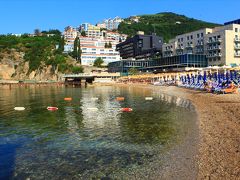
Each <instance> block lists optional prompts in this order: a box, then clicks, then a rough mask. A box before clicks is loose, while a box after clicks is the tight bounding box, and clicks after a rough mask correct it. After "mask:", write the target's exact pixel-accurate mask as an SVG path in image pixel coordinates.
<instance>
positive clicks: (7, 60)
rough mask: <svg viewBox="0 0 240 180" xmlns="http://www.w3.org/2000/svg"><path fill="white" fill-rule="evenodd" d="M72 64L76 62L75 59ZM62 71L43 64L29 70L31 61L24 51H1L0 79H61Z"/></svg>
mask: <svg viewBox="0 0 240 180" xmlns="http://www.w3.org/2000/svg"><path fill="white" fill-rule="evenodd" d="M71 64H74V63H73V61H72V63H71ZM62 75H63V74H62V73H60V72H59V71H58V68H53V67H52V66H51V65H49V66H47V65H44V64H42V66H41V68H39V69H37V70H35V71H32V72H29V62H27V61H25V60H24V53H22V52H18V51H16V50H15V49H11V50H8V51H5V52H0V79H2V80H34V81H61V80H62Z"/></svg>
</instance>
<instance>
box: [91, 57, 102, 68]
mask: <svg viewBox="0 0 240 180" xmlns="http://www.w3.org/2000/svg"><path fill="white" fill-rule="evenodd" d="M103 63H104V61H103V59H102V58H100V57H98V58H96V60H95V61H94V64H93V66H95V67H102V64H103Z"/></svg>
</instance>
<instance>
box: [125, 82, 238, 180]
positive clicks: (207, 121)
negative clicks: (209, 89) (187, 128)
mask: <svg viewBox="0 0 240 180" xmlns="http://www.w3.org/2000/svg"><path fill="white" fill-rule="evenodd" d="M120 86H135V87H136V86H139V88H154V89H157V90H159V91H160V92H162V93H164V94H167V95H171V96H177V97H181V98H185V99H189V100H191V101H192V103H193V104H194V106H195V108H196V111H197V114H198V122H197V124H198V127H199V142H198V145H197V146H198V147H197V149H198V150H197V153H196V166H197V171H198V172H197V179H240V94H227V95H226V94H225V95H223V94H221V95H216V94H211V93H205V92H202V91H194V90H190V89H185V88H179V87H175V86H153V85H141V84H138V85H137V84H120ZM180 179H181V178H180Z"/></svg>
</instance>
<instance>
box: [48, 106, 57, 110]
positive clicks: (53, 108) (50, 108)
mask: <svg viewBox="0 0 240 180" xmlns="http://www.w3.org/2000/svg"><path fill="white" fill-rule="evenodd" d="M47 110H49V111H57V110H58V108H57V107H47Z"/></svg>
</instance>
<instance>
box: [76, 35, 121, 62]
mask: <svg viewBox="0 0 240 180" xmlns="http://www.w3.org/2000/svg"><path fill="white" fill-rule="evenodd" d="M106 43H107V44H109V43H111V45H112V47H111V48H105V44H106ZM118 43H119V42H118V41H116V40H112V39H101V38H91V37H82V36H81V37H80V44H81V50H82V55H81V63H82V65H86V66H93V64H94V61H95V60H96V58H99V57H100V58H102V59H103V61H104V63H103V65H108V63H110V62H114V61H119V60H121V58H120V54H119V52H117V51H116V45H117V44H118Z"/></svg>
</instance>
